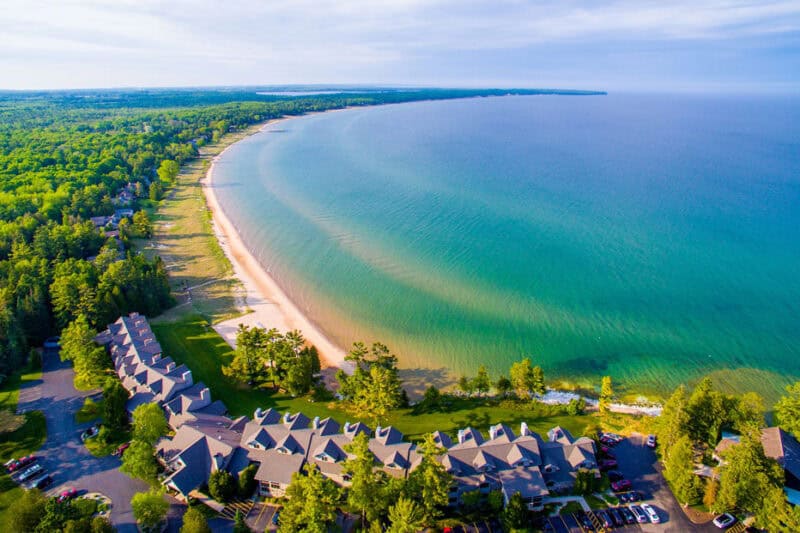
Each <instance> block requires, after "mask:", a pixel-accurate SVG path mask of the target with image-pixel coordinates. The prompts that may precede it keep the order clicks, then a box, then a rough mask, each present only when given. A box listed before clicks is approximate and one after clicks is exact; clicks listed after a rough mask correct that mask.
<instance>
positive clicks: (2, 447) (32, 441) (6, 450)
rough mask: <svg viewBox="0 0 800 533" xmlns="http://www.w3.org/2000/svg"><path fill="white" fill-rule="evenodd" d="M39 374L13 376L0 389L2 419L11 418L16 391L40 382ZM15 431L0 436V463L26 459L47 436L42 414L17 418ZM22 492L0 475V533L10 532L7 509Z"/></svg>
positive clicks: (29, 372) (25, 372) (7, 477)
mask: <svg viewBox="0 0 800 533" xmlns="http://www.w3.org/2000/svg"><path fill="white" fill-rule="evenodd" d="M41 376H42V373H41V372H40V371H31V370H29V369H28V370H26V371H23V372H21V373H17V374H14V375H12V376H10V377H9V378H8V380H7V381H6V382H5V383H4V384H3V386H2V387H0V410H3V411H4V413H3V415H9V416H12V415H13V413H14V412H15V411H16V409H17V401H18V400H19V388H20V386H21V385H22V384H23V383H26V382H29V381H35V380H38V379H40V378H41ZM19 422H20V424H19V427H18V428H17V429H15V430H14V431H9V432H5V431H4V432H2V433H0V463H5V462H6V461H8V460H9V459H12V458H17V457H21V456H23V455H28V454H31V453H33V452H35V451H36V450H38V449H39V448H41V447H42V445H43V444H44V440H45V437H46V436H47V427H46V425H45V419H44V414H43V413H42V412H41V411H30V412H28V413H25V414H24V415H23V416H22V417H20V418H19ZM21 493H22V489H20V488H19V487H17V485H16V484H15V483H14V482H13V481H11V477H10V476H9V475H8V474H6V473H5V468H3V469H2V473H0V531H10V528H9V527H8V525H7V520H8V516H9V513H8V511H9V508H10V507H11V506H12V505H13V504H14V502H15V501H17V500H18V499H19V497H20V494H21Z"/></svg>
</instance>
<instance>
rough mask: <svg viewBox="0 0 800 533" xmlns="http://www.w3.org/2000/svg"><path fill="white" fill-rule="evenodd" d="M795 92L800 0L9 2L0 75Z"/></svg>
mask: <svg viewBox="0 0 800 533" xmlns="http://www.w3.org/2000/svg"><path fill="white" fill-rule="evenodd" d="M277 84H374V85H406V86H445V87H557V88H574V89H600V90H609V91H689V92H715V91H719V92H788V93H796V94H800V0H775V1H771V0H764V1H757V0H675V1H670V0H661V1H651V0H590V1H578V0H554V1H551V0H542V1H526V0H489V1H475V0H427V1H423V0H368V1H355V0H334V1H328V0H194V1H186V0H160V1H156V0H96V1H77V0H3V2H2V9H0V88H2V89H61V88H95V87H176V86H178V87H180V86H231V85H277Z"/></svg>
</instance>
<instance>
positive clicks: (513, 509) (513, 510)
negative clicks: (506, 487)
mask: <svg viewBox="0 0 800 533" xmlns="http://www.w3.org/2000/svg"><path fill="white" fill-rule="evenodd" d="M501 518H502V521H503V525H504V526H505V527H506V529H507V530H509V531H514V530H517V529H523V528H525V527H526V526H527V525H528V522H529V520H530V519H529V518H528V506H527V504H526V503H525V500H524V499H523V498H522V495H521V494H520V493H519V492H515V493H514V494H513V495H512V496H511V498H509V500H508V503H507V504H506V508H505V509H504V510H503V515H502V517H501Z"/></svg>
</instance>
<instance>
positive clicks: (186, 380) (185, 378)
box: [181, 370, 192, 383]
mask: <svg viewBox="0 0 800 533" xmlns="http://www.w3.org/2000/svg"><path fill="white" fill-rule="evenodd" d="M181 377H182V378H183V382H184V383H192V371H191V370H187V371H186V372H184V373H183V374H182V375H181Z"/></svg>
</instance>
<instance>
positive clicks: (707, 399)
mask: <svg viewBox="0 0 800 533" xmlns="http://www.w3.org/2000/svg"><path fill="white" fill-rule="evenodd" d="M722 400H723V398H722V395H721V394H719V393H718V392H717V391H715V390H714V389H713V386H712V383H711V379H710V378H708V377H705V378H703V379H702V380H701V381H700V383H698V384H697V386H696V387H695V388H694V390H693V391H692V395H691V396H690V397H689V402H688V403H687V404H686V412H687V414H688V422H687V429H688V431H689V436H690V437H691V438H692V440H693V441H695V442H705V443H707V444H710V445H712V446H713V445H714V444H716V443H717V441H718V440H719V431H720V428H721V426H722V423H723V421H724V420H725V418H726V413H725V410H724V406H723V401H722Z"/></svg>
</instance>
